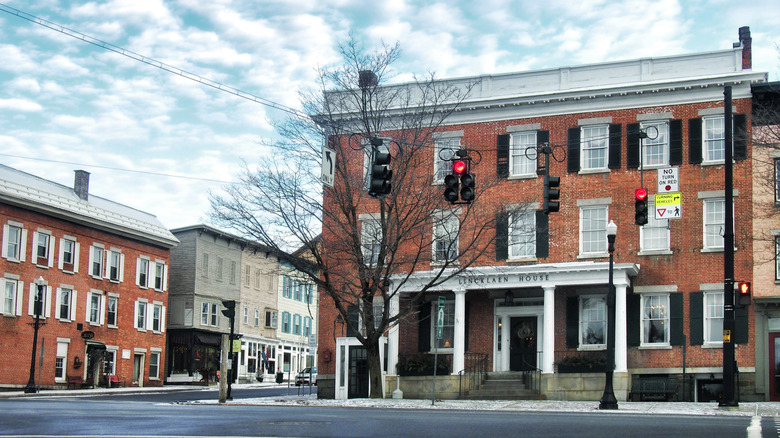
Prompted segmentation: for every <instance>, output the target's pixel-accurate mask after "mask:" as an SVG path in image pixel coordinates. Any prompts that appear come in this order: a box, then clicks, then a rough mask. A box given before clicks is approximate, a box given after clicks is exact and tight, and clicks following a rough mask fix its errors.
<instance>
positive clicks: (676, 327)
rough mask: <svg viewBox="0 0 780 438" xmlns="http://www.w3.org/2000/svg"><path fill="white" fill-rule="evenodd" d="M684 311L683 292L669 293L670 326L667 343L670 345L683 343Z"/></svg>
mask: <svg viewBox="0 0 780 438" xmlns="http://www.w3.org/2000/svg"><path fill="white" fill-rule="evenodd" d="M684 313H685V310H684V309H683V294H681V293H675V294H669V323H670V324H671V327H669V343H670V344H671V345H684V344H685V329H684V328H683V321H684V319H685V315H684Z"/></svg>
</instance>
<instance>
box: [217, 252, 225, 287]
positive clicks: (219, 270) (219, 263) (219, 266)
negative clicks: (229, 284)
mask: <svg viewBox="0 0 780 438" xmlns="http://www.w3.org/2000/svg"><path fill="white" fill-rule="evenodd" d="M224 264H225V260H224V259H223V258H222V257H220V256H217V281H222V269H223V267H224V266H223V265H224Z"/></svg>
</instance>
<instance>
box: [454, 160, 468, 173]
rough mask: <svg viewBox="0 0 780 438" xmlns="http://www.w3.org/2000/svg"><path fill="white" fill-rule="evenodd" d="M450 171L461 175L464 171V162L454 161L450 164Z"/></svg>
mask: <svg viewBox="0 0 780 438" xmlns="http://www.w3.org/2000/svg"><path fill="white" fill-rule="evenodd" d="M452 171H453V172H455V173H457V174H461V173H463V172H465V171H466V162H465V161H463V160H455V161H453V162H452Z"/></svg>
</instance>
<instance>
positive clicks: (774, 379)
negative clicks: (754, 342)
mask: <svg viewBox="0 0 780 438" xmlns="http://www.w3.org/2000/svg"><path fill="white" fill-rule="evenodd" d="M769 399H770V400H772V401H780V333H770V334H769Z"/></svg>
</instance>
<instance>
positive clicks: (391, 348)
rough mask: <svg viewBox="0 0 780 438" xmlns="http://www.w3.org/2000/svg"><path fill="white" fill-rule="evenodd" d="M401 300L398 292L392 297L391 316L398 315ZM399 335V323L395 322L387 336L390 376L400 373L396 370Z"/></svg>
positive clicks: (388, 370)
mask: <svg viewBox="0 0 780 438" xmlns="http://www.w3.org/2000/svg"><path fill="white" fill-rule="evenodd" d="M399 301H400V299H399V296H398V294H396V295H395V296H394V297H393V298H391V299H390V312H389V313H390V318H393V317H395V316H396V315H398V311H399V309H400V307H399ZM398 336H399V333H398V324H395V325H393V326H392V327H390V331H389V333H388V336H387V374H388V375H389V376H394V375H396V374H397V373H398V371H397V370H396V364H397V363H398V345H399V337H398Z"/></svg>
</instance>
